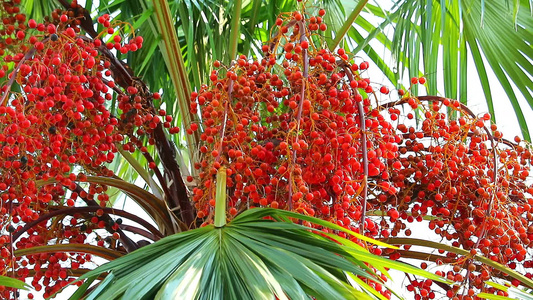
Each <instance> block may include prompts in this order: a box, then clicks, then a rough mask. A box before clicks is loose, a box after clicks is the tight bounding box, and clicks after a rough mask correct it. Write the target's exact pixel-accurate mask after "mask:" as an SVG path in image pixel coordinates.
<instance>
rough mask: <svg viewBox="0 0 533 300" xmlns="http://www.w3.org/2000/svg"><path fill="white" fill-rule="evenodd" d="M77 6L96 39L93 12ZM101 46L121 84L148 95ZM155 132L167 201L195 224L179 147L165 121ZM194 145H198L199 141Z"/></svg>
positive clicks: (65, 3)
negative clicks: (164, 125) (179, 162)
mask: <svg viewBox="0 0 533 300" xmlns="http://www.w3.org/2000/svg"><path fill="white" fill-rule="evenodd" d="M60 2H61V4H62V5H63V6H64V7H65V8H66V9H72V8H71V6H70V4H68V3H67V2H66V1H65V0H61V1H60ZM76 10H77V11H75V12H76V14H77V15H83V20H82V22H81V27H82V28H83V29H84V30H85V31H86V32H87V33H88V34H89V36H91V37H92V38H93V39H96V38H97V36H98V34H97V33H96V32H95V31H94V28H93V22H92V20H91V19H90V18H89V17H88V16H90V14H88V12H87V10H85V9H84V8H82V7H80V6H78V7H77V8H76ZM98 50H99V51H100V53H102V55H104V56H105V57H106V58H107V59H108V60H109V62H110V63H111V66H110V69H111V70H112V73H113V78H114V79H115V81H116V82H117V84H119V85H120V86H122V87H123V88H127V87H128V86H137V87H140V91H141V93H144V94H145V95H144V96H147V95H146V94H147V93H148V88H147V86H146V84H145V83H144V82H142V81H141V80H140V79H138V78H135V77H134V76H133V74H132V73H131V70H130V69H129V67H128V66H127V65H126V64H125V63H124V62H122V61H120V60H119V59H117V57H116V56H115V55H113V53H112V52H111V51H110V50H109V49H107V47H105V44H102V45H101V46H100V47H99V48H98ZM146 104H147V105H148V106H149V108H150V109H151V110H152V111H154V112H155V108H154V107H153V103H152V102H148V103H146ZM185 113H187V112H185ZM151 135H152V137H153V138H154V140H155V141H156V145H155V146H156V148H157V152H158V153H159V156H160V159H161V162H162V163H163V167H164V169H165V175H166V176H167V177H168V181H167V182H168V184H167V188H168V190H169V191H170V195H167V196H168V199H165V201H166V202H167V204H168V206H169V207H170V209H171V210H172V209H174V208H179V209H180V213H181V217H182V220H183V222H185V224H187V226H189V227H191V226H194V224H193V223H194V220H195V218H194V210H193V207H192V205H191V202H190V201H189V195H188V192H187V187H186V186H185V183H184V182H183V178H182V177H181V172H180V169H179V165H178V163H177V162H176V159H175V156H176V153H177V151H176V148H175V147H174V145H173V144H172V143H171V142H170V140H169V139H168V138H167V136H166V134H165V131H164V130H163V126H162V124H161V122H159V123H158V124H157V127H156V128H155V129H154V130H153V131H152V132H151ZM190 146H191V147H194V146H196V145H190ZM162 185H165V184H162Z"/></svg>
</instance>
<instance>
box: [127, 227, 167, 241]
mask: <svg viewBox="0 0 533 300" xmlns="http://www.w3.org/2000/svg"><path fill="white" fill-rule="evenodd" d="M119 227H120V229H122V230H125V231H129V232H133V233H135V234H138V235H142V236H144V237H145V238H148V239H150V240H152V241H158V240H160V239H161V237H158V236H155V235H154V234H153V233H151V232H149V231H146V230H144V229H142V228H139V227H135V226H132V225H124V224H121V225H120V226H119Z"/></svg>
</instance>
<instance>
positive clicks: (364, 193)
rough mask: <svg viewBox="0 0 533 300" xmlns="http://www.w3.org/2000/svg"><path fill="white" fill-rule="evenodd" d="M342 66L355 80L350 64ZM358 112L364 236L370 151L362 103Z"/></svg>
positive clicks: (351, 79) (341, 64)
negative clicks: (361, 160)
mask: <svg viewBox="0 0 533 300" xmlns="http://www.w3.org/2000/svg"><path fill="white" fill-rule="evenodd" d="M340 66H341V67H342V68H343V69H344V72H345V73H346V76H348V79H349V80H350V81H353V80H354V77H353V73H352V70H351V69H350V68H349V67H348V64H347V63H346V62H341V63H340ZM353 91H354V93H355V94H356V95H358V94H359V91H358V90H357V88H353ZM357 112H358V114H359V123H360V125H359V126H360V131H361V154H362V156H363V175H364V177H363V191H362V196H363V205H362V209H363V211H362V212H361V223H360V224H359V226H360V230H361V234H364V231H365V217H366V209H367V207H366V206H367V202H368V182H367V180H368V149H367V145H366V144H367V141H366V121H365V109H364V107H363V103H362V102H361V101H358V102H357Z"/></svg>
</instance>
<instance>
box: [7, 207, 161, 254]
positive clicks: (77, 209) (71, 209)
mask: <svg viewBox="0 0 533 300" xmlns="http://www.w3.org/2000/svg"><path fill="white" fill-rule="evenodd" d="M100 209H101V210H103V211H104V213H106V214H104V215H103V216H102V218H104V216H108V215H107V214H113V215H117V216H121V217H123V218H126V219H130V220H132V221H134V222H137V223H138V224H140V225H142V226H144V227H145V228H146V229H148V230H149V231H150V232H151V233H152V234H153V235H154V237H158V238H162V237H164V235H163V234H162V233H161V232H160V231H159V230H157V229H156V228H155V227H154V226H153V225H152V224H150V223H148V222H147V221H145V220H144V219H143V218H141V217H139V216H136V215H134V214H131V213H129V212H127V211H124V210H120V209H115V208H112V207H100V206H86V207H69V208H63V209H59V210H55V211H53V212H50V213H47V214H45V215H42V216H40V217H39V218H38V219H37V220H35V221H32V222H30V223H27V224H26V225H24V227H22V228H21V229H20V230H18V231H16V232H14V233H13V241H16V240H17V239H18V238H19V237H20V236H21V235H22V234H23V233H24V232H26V231H28V230H29V229H30V228H32V227H33V226H35V225H37V224H39V223H41V222H43V221H46V220H48V219H51V218H53V217H55V216H59V215H74V214H80V213H93V212H96V211H97V210H100ZM104 222H106V223H108V224H109V222H107V221H106V220H104ZM117 232H118V233H119V234H120V236H121V238H122V236H123V235H124V234H123V233H121V232H119V230H117ZM121 242H122V241H121ZM122 243H123V244H125V243H124V242H122ZM132 243H134V242H133V241H132ZM125 249H126V251H128V249H127V248H126V247H125ZM134 250H135V249H134ZM128 252H130V251H128Z"/></svg>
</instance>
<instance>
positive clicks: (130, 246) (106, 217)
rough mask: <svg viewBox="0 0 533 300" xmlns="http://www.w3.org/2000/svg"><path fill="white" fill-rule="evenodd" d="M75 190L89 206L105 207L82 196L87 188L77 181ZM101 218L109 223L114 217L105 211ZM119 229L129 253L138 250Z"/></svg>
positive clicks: (122, 241)
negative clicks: (84, 188)
mask: <svg viewBox="0 0 533 300" xmlns="http://www.w3.org/2000/svg"><path fill="white" fill-rule="evenodd" d="M73 192H76V193H78V197H80V198H81V199H82V200H83V201H84V202H85V204H87V205H88V206H92V207H98V208H101V209H104V208H103V207H101V206H100V205H98V203H96V201H94V200H91V199H87V198H83V197H81V193H82V192H84V193H85V190H83V188H82V187H81V186H80V185H79V184H77V183H76V188H75V189H74V190H73ZM101 218H102V220H103V221H104V222H106V223H108V224H109V223H110V222H111V221H112V220H113V219H111V217H110V216H109V215H108V214H107V213H104V214H103V215H102V216H101ZM37 224H38V223H37ZM119 230H120V229H119ZM119 230H117V232H118V233H119V234H120V238H119V241H120V242H121V243H122V244H123V245H124V249H126V251H127V252H128V253H129V252H133V251H135V250H137V249H138V248H139V247H138V246H137V244H136V243H135V242H134V241H132V240H131V239H130V238H129V237H128V236H126V235H125V234H124V232H122V230H120V231H119Z"/></svg>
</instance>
